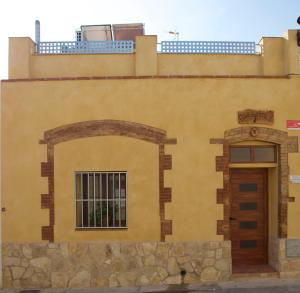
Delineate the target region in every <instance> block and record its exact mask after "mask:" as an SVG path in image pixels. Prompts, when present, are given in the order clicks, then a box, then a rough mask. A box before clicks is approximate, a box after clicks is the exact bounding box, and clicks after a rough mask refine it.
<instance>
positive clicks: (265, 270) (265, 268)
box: [231, 265, 280, 280]
mask: <svg viewBox="0 0 300 293" xmlns="http://www.w3.org/2000/svg"><path fill="white" fill-rule="evenodd" d="M232 271H233V272H232V276H231V280H243V279H279V278H280V275H279V273H278V272H277V271H276V270H275V269H274V268H272V267H271V266H269V265H238V266H234V268H233V270H232Z"/></svg>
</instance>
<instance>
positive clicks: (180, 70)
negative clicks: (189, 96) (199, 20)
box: [9, 30, 300, 80]
mask: <svg viewBox="0 0 300 293" xmlns="http://www.w3.org/2000/svg"><path fill="white" fill-rule="evenodd" d="M299 53H300V51H299V47H298V45H297V30H289V31H288V33H287V34H286V35H285V36H284V37H276V38H274V37H263V38H262V39H261V41H260V42H259V44H256V43H255V42H218V41H162V42H160V43H158V42H157V37H156V36H153V35H151V36H149V35H137V36H134V38H132V39H131V40H124V39H121V40H114V39H111V40H77V41H66V42H40V41H39V38H38V40H37V41H36V42H33V41H32V40H31V39H30V38H10V42H9V79H13V80H15V79H57V78H60V79H61V78H74V77H76V78H78V77H88V78H91V77H93V78H94V77H134V76H158V77H159V76H179V75H180V76H284V75H289V74H300V62H299V59H300V58H299Z"/></svg>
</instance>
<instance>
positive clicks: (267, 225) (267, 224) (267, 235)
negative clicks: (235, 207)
mask: <svg viewBox="0 0 300 293" xmlns="http://www.w3.org/2000/svg"><path fill="white" fill-rule="evenodd" d="M233 170H234V171H236V172H238V173H240V172H241V173H243V172H245V173H247V172H249V171H253V170H259V171H260V172H262V173H263V177H264V189H263V190H264V194H265V198H264V201H265V202H264V204H265V210H264V215H263V217H264V219H265V231H264V233H265V256H266V258H265V259H266V264H269V186H268V185H269V182H268V181H269V180H268V174H269V172H268V168H265V167H261V168H259V167H255V165H253V168H249V167H245V168H243V167H242V166H241V167H239V168H229V217H230V216H231V210H232V208H231V207H232V201H233V199H232V189H231V186H232V185H231V175H232V173H233ZM229 237H230V240H232V234H231V225H230V222H229ZM232 248H233V247H232V245H231V254H232V256H231V257H232V258H233V249H232ZM241 265H242V264H241Z"/></svg>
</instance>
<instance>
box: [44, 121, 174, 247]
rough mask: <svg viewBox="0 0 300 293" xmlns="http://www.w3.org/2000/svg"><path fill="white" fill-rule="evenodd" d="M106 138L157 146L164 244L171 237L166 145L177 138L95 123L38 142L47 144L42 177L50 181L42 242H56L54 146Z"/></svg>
mask: <svg viewBox="0 0 300 293" xmlns="http://www.w3.org/2000/svg"><path fill="white" fill-rule="evenodd" d="M106 135H118V136H126V137H131V138H135V139H140V140H144V141H147V142H151V143H155V144H157V145H158V159H159V215H160V230H161V233H160V235H161V236H160V240H161V241H165V236H166V235H171V234H172V220H167V219H165V203H167V202H171V201H172V189H171V188H170V187H165V186H164V170H171V169H172V156H171V155H166V154H165V151H164V146H165V145H166V144H176V143H177V140H176V138H167V133H166V131H164V130H162V129H158V128H154V127H151V126H148V125H144V124H140V123H135V122H129V121H122V120H93V121H82V122H78V123H73V124H67V125H63V126H60V127H57V128H54V129H51V130H47V131H45V132H44V137H43V139H41V140H40V141H39V143H40V144H46V145H47V162H42V163H41V176H42V177H47V178H48V193H47V194H41V208H42V209H49V226H43V227H42V229H41V230H42V240H48V241H49V242H54V224H55V217H54V215H55V209H54V146H55V145H56V144H58V143H61V142H65V141H69V140H73V139H79V138H86V137H95V136H106Z"/></svg>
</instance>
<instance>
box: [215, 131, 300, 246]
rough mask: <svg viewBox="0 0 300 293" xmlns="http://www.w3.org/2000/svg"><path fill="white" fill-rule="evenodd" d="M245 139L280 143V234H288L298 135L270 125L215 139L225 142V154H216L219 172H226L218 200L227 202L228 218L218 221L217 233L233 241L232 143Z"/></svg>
mask: <svg viewBox="0 0 300 293" xmlns="http://www.w3.org/2000/svg"><path fill="white" fill-rule="evenodd" d="M242 141H265V142H271V143H275V144H277V145H278V148H279V158H278V165H279V175H278V176H279V185H280V186H279V204H278V237H280V238H286V237H287V213H288V202H293V201H294V200H295V199H294V198H293V197H289V194H288V175H289V167H288V153H297V152H298V137H297V136H288V133H287V132H286V131H282V130H278V129H273V128H267V127H251V126H246V127H238V128H233V129H229V130H226V131H225V132H224V138H212V139H210V143H211V144H222V145H223V156H217V157H216V171H219V172H223V188H218V189H217V203H219V204H223V205H224V219H223V220H218V221H217V234H218V235H224V239H225V240H230V230H229V229H230V226H229V216H230V190H229V188H230V184H229V183H230V176H229V146H230V145H231V144H233V143H237V142H242Z"/></svg>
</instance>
